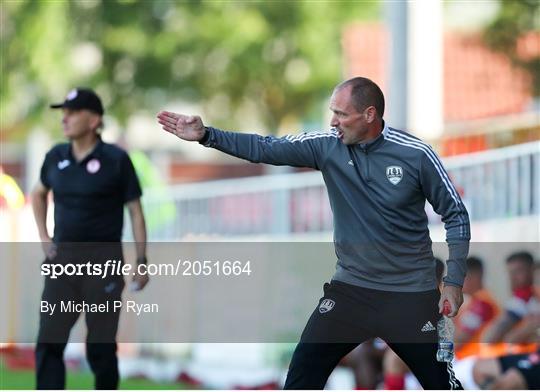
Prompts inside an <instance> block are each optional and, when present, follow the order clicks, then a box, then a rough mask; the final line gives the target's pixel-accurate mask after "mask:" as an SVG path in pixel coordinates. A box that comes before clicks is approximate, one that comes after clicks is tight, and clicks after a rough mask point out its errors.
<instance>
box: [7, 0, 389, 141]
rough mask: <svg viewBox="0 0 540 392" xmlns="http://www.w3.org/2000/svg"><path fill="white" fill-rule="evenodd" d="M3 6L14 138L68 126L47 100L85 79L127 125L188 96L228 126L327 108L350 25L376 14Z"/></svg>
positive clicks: (224, 7) (89, 1) (107, 4)
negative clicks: (248, 118) (249, 118)
mask: <svg viewBox="0 0 540 392" xmlns="http://www.w3.org/2000/svg"><path fill="white" fill-rule="evenodd" d="M0 7H1V17H0V18H1V19H0V21H1V27H0V32H1V41H0V43H1V55H2V62H1V72H2V77H1V80H0V90H1V91H0V98H1V100H2V104H1V111H2V119H1V124H0V127H1V129H2V130H3V133H6V132H7V134H14V133H15V132H16V133H17V134H21V132H20V131H21V130H25V129H29V128H31V127H32V126H33V125H34V124H38V123H39V124H43V125H44V126H45V127H47V128H58V126H57V125H56V124H55V122H54V121H57V118H53V117H54V116H50V115H48V113H45V112H44V111H45V110H47V107H48V106H47V105H48V104H49V103H50V102H53V101H59V100H62V97H63V96H64V95H65V93H66V92H67V90H68V89H69V88H71V87H73V86H83V85H86V86H91V87H94V88H95V89H96V90H97V91H98V93H99V94H100V95H101V96H102V97H103V98H104V101H105V102H104V103H105V106H106V108H107V111H108V112H109V113H112V114H113V115H114V117H115V118H116V119H118V120H119V121H120V123H121V124H123V125H125V123H126V121H127V119H128V118H129V116H130V115H131V114H133V113H135V112H138V111H141V110H146V111H147V112H148V113H153V112H155V111H157V110H158V109H160V108H161V107H163V105H165V104H166V103H168V102H171V101H173V100H178V99H181V100H183V101H187V102H198V103H202V104H203V106H204V108H205V112H206V113H207V115H208V116H209V117H210V120H211V121H215V122H216V123H219V125H220V126H229V127H235V126H239V125H240V122H241V118H240V115H239V113H246V112H248V113H249V112H250V111H253V112H255V113H256V115H257V117H258V118H260V119H262V121H263V122H264V124H265V125H266V126H267V127H268V130H270V131H272V130H276V128H277V127H278V125H279V124H280V123H281V121H282V120H283V119H284V118H286V117H293V118H304V119H305V118H306V117H307V118H308V119H309V117H310V113H311V114H312V116H317V114H313V113H317V110H316V108H317V107H319V106H320V104H321V100H322V99H323V97H326V96H328V94H329V92H330V90H331V88H332V86H333V85H334V84H335V83H336V82H337V81H339V80H340V79H341V77H342V68H343V67H342V56H341V32H342V28H343V26H344V25H345V24H346V23H348V22H351V21H355V20H362V19H371V18H374V17H376V16H377V13H378V4H377V2H374V1H369V2H368V1H343V2H341V1H323V2H318V1H281V0H279V1H275V0H274V1H271V0H268V1H201V0H194V1H166V0H159V1H145V0H140V1H135V0H133V1H125V0H124V1H120V0H107V1H100V0H80V1H70V2H68V1H38V0H33V1H32V0H15V1H13V0H4V1H2V3H1V5H0ZM88 59H90V60H88ZM51 118H52V120H51ZM315 120H320V117H318V118H316V119H315ZM50 121H53V122H50ZM10 131H12V132H10Z"/></svg>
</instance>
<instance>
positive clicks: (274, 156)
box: [158, 77, 470, 389]
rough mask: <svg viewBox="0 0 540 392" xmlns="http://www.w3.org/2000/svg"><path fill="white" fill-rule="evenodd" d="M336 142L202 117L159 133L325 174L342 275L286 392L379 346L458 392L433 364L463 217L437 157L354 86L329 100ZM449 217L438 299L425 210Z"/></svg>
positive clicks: (314, 383)
mask: <svg viewBox="0 0 540 392" xmlns="http://www.w3.org/2000/svg"><path fill="white" fill-rule="evenodd" d="M330 110H331V111H332V112H333V116H332V121H331V126H332V128H333V129H332V130H331V132H314V133H304V134H301V135H298V136H292V135H289V136H286V137H283V138H275V137H271V136H266V137H263V136H260V135H249V134H244V133H233V132H226V131H222V130H219V129H216V128H213V127H205V126H204V124H203V122H202V120H201V118H200V117H198V116H186V115H182V114H177V113H171V112H161V113H159V114H158V121H159V123H160V124H161V125H162V126H163V129H164V130H166V131H167V132H170V133H172V134H174V135H176V136H178V137H180V138H181V139H183V140H187V141H196V142H199V143H201V144H203V145H204V146H207V147H212V148H216V149H218V150H220V151H223V152H225V153H227V154H230V155H233V156H236V157H239V158H244V159H247V160H249V161H252V162H263V163H270V164H274V165H290V166H299V167H311V168H314V169H317V170H320V171H321V172H322V175H323V178H324V180H325V183H326V186H327V190H328V195H329V199H330V205H331V206H332V211H333V215H334V243H335V250H336V254H337V257H338V262H337V267H336V273H335V274H334V276H333V279H332V281H331V282H330V283H326V284H325V285H324V297H323V298H321V300H320V302H319V305H318V306H317V308H316V309H315V310H314V312H313V313H312V315H311V318H310V319H309V321H308V323H307V325H306V327H305V329H304V332H303V334H302V337H301V339H300V343H299V344H298V346H297V347H296V350H295V352H294V354H293V358H292V361H291V365H290V367H289V373H288V376H287V380H286V382H285V388H287V389H322V388H324V385H325V384H326V381H327V379H328V376H329V375H330V373H331V372H332V370H333V369H334V367H335V366H336V365H337V364H338V363H339V361H340V360H341V359H342V358H343V357H344V356H345V355H346V354H347V353H349V352H350V351H351V350H352V349H354V348H355V347H356V346H358V344H360V343H362V342H364V341H366V340H368V339H370V338H373V337H381V338H382V339H384V340H385V341H386V342H387V343H388V344H389V346H390V347H391V348H392V349H393V350H394V351H396V353H397V354H398V355H399V356H400V357H401V358H402V359H403V360H404V361H405V362H406V364H407V365H408V366H409V368H410V369H411V370H412V371H413V373H414V374H415V375H416V377H417V378H418V379H419V381H420V383H421V384H422V386H423V387H424V388H426V389H459V388H461V385H460V384H459V381H458V380H457V379H456V378H455V376H454V373H453V371H452V365H451V363H442V362H437V361H436V352H437V341H438V336H437V329H436V328H435V325H437V322H438V320H439V319H440V317H441V316H440V313H442V311H443V304H444V305H446V303H448V305H449V308H450V313H449V316H450V317H454V316H455V315H456V314H457V312H458V309H459V307H460V306H461V304H462V302H463V295H462V285H463V280H464V277H465V270H466V266H465V260H466V257H467V254H468V249H469V239H470V227H469V218H468V214H467V211H466V209H465V207H464V205H463V203H462V201H461V199H460V197H459V195H458V193H457V191H456V189H455V188H454V186H453V185H452V183H451V182H450V179H449V177H448V174H447V173H446V171H445V170H444V168H443V166H442V164H441V162H440V160H439V158H438V157H437V156H436V154H435V152H434V151H433V150H432V149H431V147H429V146H428V145H426V144H425V143H423V142H422V141H420V140H419V139H417V138H415V137H413V136H411V135H409V134H407V133H406V132H402V131H398V130H395V129H392V128H390V127H389V126H388V125H387V124H385V122H384V120H383V115H384V96H383V93H382V91H381V90H380V88H379V87H378V86H377V85H376V84H375V83H373V82H372V81H371V80H369V79H366V78H362V77H357V78H353V79H350V80H347V81H345V82H343V83H341V84H339V85H338V86H337V87H336V88H335V89H334V92H333V94H332V98H331V103H330ZM426 199H427V200H429V202H430V204H431V205H432V206H433V207H434V209H435V211H436V212H437V213H439V214H440V215H442V220H443V222H445V229H446V232H447V241H448V244H449V259H448V262H447V265H448V273H447V275H446V277H445V279H444V286H443V289H442V293H441V292H440V291H439V290H438V286H437V280H436V277H435V267H436V266H435V261H434V257H433V251H432V247H431V240H430V238H429V230H428V227H427V223H428V222H427V216H426V213H425V209H424V207H425V202H426Z"/></svg>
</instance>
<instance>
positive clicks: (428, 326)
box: [421, 321, 435, 332]
mask: <svg viewBox="0 0 540 392" xmlns="http://www.w3.org/2000/svg"><path fill="white" fill-rule="evenodd" d="M421 331H422V332H430V331H435V327H434V326H433V324H431V321H428V322H427V323H425V324H424V326H423V327H422V329H421Z"/></svg>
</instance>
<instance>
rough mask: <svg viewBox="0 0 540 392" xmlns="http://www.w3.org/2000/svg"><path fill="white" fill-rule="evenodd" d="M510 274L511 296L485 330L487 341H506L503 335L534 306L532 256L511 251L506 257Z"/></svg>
mask: <svg viewBox="0 0 540 392" xmlns="http://www.w3.org/2000/svg"><path fill="white" fill-rule="evenodd" d="M506 266H507V269H508V274H509V276H510V287H511V289H512V297H511V298H510V300H509V301H508V302H507V303H506V306H505V311H504V312H503V313H502V314H501V315H500V316H499V317H498V318H497V320H496V321H495V322H494V323H493V325H492V326H491V327H490V328H489V329H488V330H487V331H486V335H485V341H486V342H487V343H500V342H503V343H504V342H507V340H506V339H505V336H506V334H507V333H508V332H510V330H511V329H512V328H514V327H515V326H516V325H517V324H518V323H519V322H520V321H521V320H522V319H523V318H524V317H525V316H526V315H527V314H528V313H529V311H530V308H531V306H534V301H535V300H534V286H533V267H534V261H533V257H532V255H531V254H530V253H528V252H518V253H513V254H511V255H510V256H508V258H507V259H506Z"/></svg>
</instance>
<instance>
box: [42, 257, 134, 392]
mask: <svg viewBox="0 0 540 392" xmlns="http://www.w3.org/2000/svg"><path fill="white" fill-rule="evenodd" d="M61 256H64V257H61ZM67 256H69V257H74V256H73V254H68V255H67ZM94 256H95V255H94ZM69 257H66V255H65V254H64V255H61V254H60V252H59V256H58V257H57V258H56V259H55V260H54V261H45V262H47V263H55V262H58V261H61V260H62V259H64V260H65V259H67V260H69ZM86 259H87V260H88V259H92V257H91V256H88V257H87V258H86ZM71 260H77V259H76V258H72V259H71ZM123 288H124V280H123V277H121V276H110V277H108V278H105V279H102V278H101V276H88V275H85V276H59V277H57V278H56V279H52V278H50V277H46V279H45V287H44V289H43V294H42V298H41V300H42V301H46V302H47V303H49V304H55V305H56V308H55V311H54V313H53V314H50V313H49V312H40V323H39V333H38V338H37V345H36V352H35V357H36V387H37V389H64V388H65V384H66V370H65V365H64V359H63V356H64V349H65V347H66V343H67V342H68V340H69V334H70V331H71V328H72V327H73V325H74V324H75V322H76V321H77V319H78V318H79V316H80V313H78V312H71V311H66V310H67V309H66V307H65V306H64V309H62V308H61V306H62V302H64V305H65V304H67V303H68V302H73V303H83V302H84V303H87V304H95V305H100V304H107V303H109V311H98V312H87V313H85V321H86V327H87V337H86V357H87V359H88V362H89V364H90V368H91V369H92V372H93V373H94V375H95V389H117V388H118V382H119V375H118V360H117V357H116V348H117V347H116V332H117V329H118V321H119V317H120V310H117V311H116V312H115V311H113V309H114V308H113V304H114V301H121V299H122V297H121V294H122V290H123Z"/></svg>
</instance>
